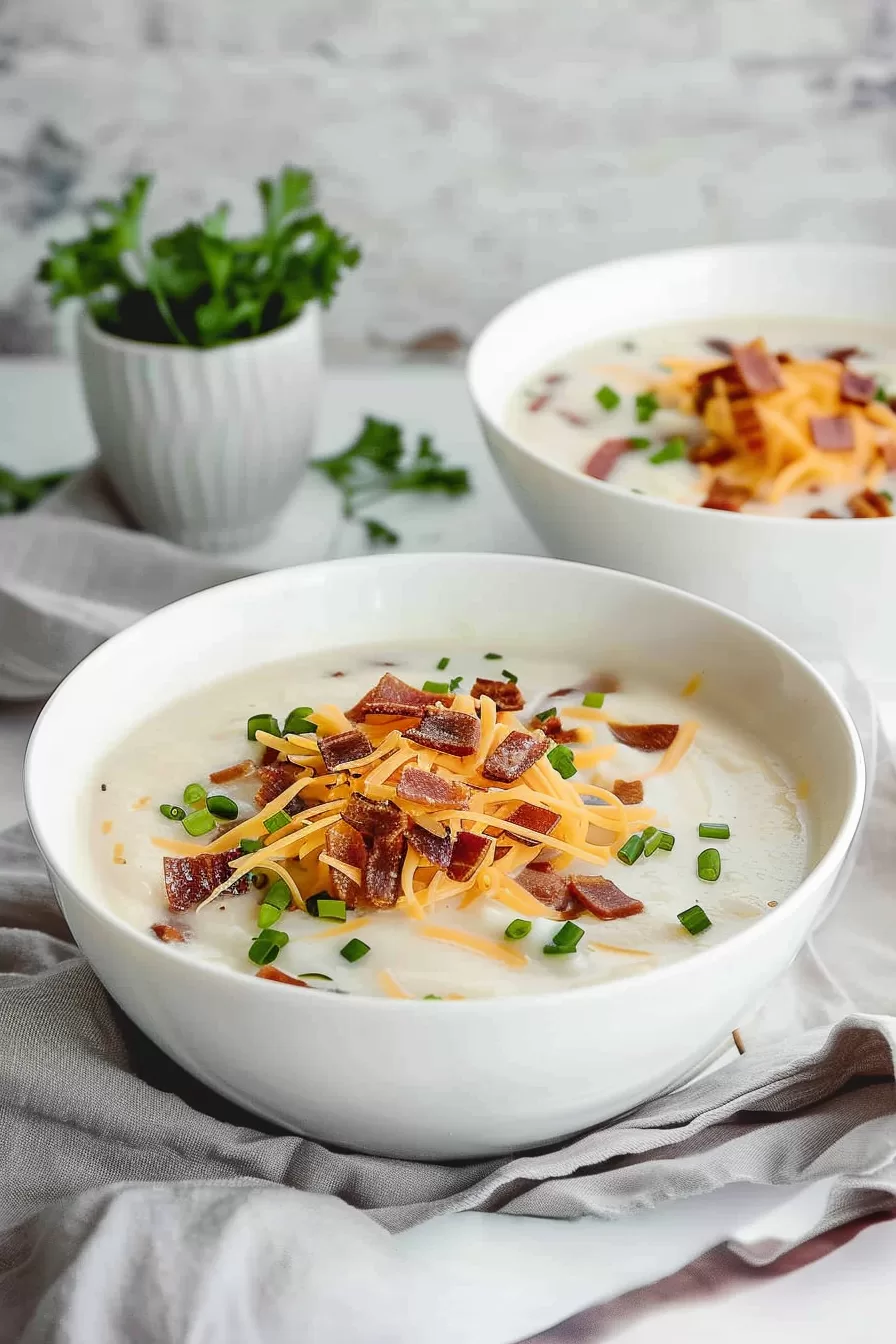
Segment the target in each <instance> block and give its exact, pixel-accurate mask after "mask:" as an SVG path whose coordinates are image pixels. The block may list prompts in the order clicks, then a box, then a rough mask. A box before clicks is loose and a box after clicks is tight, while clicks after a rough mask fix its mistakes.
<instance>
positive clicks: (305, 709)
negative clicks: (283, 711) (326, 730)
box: [265, 705, 317, 737]
mask: <svg viewBox="0 0 896 1344" xmlns="http://www.w3.org/2000/svg"><path fill="white" fill-rule="evenodd" d="M313 713H314V711H313V709H312V708H311V706H310V705H300V706H299V708H298V709H291V710H290V711H289V713H288V714H287V716H286V722H285V723H284V725H283V731H284V733H292V734H293V735H294V736H295V737H298V736H300V734H302V733H316V732H317V724H316V723H312V722H311V720H310V719H309V718H308V715H309V714H313ZM265 731H266V732H268V731H270V730H269V729H265Z"/></svg>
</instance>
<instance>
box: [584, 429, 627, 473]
mask: <svg viewBox="0 0 896 1344" xmlns="http://www.w3.org/2000/svg"><path fill="white" fill-rule="evenodd" d="M630 447H631V445H630V443H629V440H628V439H605V440H604V442H603V443H602V444H601V445H600V447H599V448H596V449H595V450H594V452H593V453H592V454H591V456H590V457H589V459H588V461H587V462H586V463H585V465H584V467H583V468H582V470H583V471H584V473H585V475H586V476H591V477H592V478H593V479H594V480H595V481H605V480H606V479H607V477H608V476H609V474H610V472H611V471H612V470H613V468H614V467H615V465H616V463H617V462H618V461H619V459H620V457H622V455H623V453H627V452H628V451H629V449H630Z"/></svg>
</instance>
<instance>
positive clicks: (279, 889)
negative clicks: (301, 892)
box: [264, 877, 292, 910]
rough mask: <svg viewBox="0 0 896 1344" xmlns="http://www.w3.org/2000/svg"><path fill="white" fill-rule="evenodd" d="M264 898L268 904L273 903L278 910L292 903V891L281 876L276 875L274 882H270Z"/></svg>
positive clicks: (286, 908)
mask: <svg viewBox="0 0 896 1344" xmlns="http://www.w3.org/2000/svg"><path fill="white" fill-rule="evenodd" d="M264 899H265V902H266V903H267V904H268V905H275V906H276V907H277V909H278V910H288V909H289V906H290V905H291V904H292V892H291V891H290V889H289V887H288V886H287V885H286V883H285V882H284V881H283V878H282V877H278V878H277V880H276V882H272V883H271V889H270V891H269V892H268V893H267V895H266V896H265V898H264Z"/></svg>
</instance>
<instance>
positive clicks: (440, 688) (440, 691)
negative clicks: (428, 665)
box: [423, 681, 448, 695]
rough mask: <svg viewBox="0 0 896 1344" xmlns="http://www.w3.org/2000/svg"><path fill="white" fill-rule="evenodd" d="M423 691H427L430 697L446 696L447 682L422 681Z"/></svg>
mask: <svg viewBox="0 0 896 1344" xmlns="http://www.w3.org/2000/svg"><path fill="white" fill-rule="evenodd" d="M423 689H424V691H429V692H430V694H431V695H447V694H448V682H447V681H424V683H423Z"/></svg>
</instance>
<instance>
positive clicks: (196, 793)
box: [184, 784, 205, 807]
mask: <svg viewBox="0 0 896 1344" xmlns="http://www.w3.org/2000/svg"><path fill="white" fill-rule="evenodd" d="M184 802H185V803H186V804H187V807H199V806H200V804H202V803H204V802H205V789H204V788H203V787H202V785H201V784H188V785H187V787H186V788H185V789H184Z"/></svg>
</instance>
